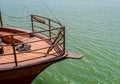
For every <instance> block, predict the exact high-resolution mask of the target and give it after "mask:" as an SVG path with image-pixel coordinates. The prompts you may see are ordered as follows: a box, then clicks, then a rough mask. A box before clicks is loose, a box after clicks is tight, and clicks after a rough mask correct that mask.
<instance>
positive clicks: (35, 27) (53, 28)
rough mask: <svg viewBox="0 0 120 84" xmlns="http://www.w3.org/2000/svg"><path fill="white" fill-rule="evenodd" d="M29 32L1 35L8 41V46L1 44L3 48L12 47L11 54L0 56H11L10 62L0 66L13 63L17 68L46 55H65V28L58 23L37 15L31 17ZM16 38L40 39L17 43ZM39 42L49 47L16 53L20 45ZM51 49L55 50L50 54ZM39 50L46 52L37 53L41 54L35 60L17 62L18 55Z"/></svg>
mask: <svg viewBox="0 0 120 84" xmlns="http://www.w3.org/2000/svg"><path fill="white" fill-rule="evenodd" d="M0 19H1V20H0V22H2V17H1V15H0ZM31 27H32V28H31V32H24V33H19V34H17V33H14V34H11V35H3V36H1V37H0V38H4V37H7V39H9V41H10V42H9V43H8V44H3V46H11V47H12V52H10V53H3V54H0V56H4V57H5V56H11V55H12V56H13V58H11V59H13V60H12V61H10V60H8V62H5V63H4V62H0V65H3V64H10V63H15V67H18V66H19V63H21V62H25V61H30V60H33V59H38V58H41V57H46V56H48V55H54V56H62V55H64V54H65V27H64V26H63V25H62V24H61V23H60V22H58V21H55V20H52V19H49V18H46V17H42V16H37V15H31ZM1 28H4V27H3V24H2V25H1ZM17 36H30V37H31V38H32V37H33V36H36V37H38V38H40V39H39V40H35V41H34V40H33V41H32V40H31V41H29V42H26V41H22V42H21V41H19V40H17V39H16V37H17ZM40 41H46V42H47V43H48V44H49V46H47V47H42V48H41V47H39V48H38V49H34V50H28V51H23V52H17V51H16V47H17V46H19V45H22V44H31V43H37V42H40ZM52 49H54V50H55V52H52V53H51V51H52ZM39 50H41V51H42V50H46V51H45V52H44V53H43V52H39V53H40V54H42V56H40V57H35V58H29V59H23V60H18V58H19V57H18V55H19V54H24V53H25V54H28V53H29V52H30V53H31V52H33V53H34V52H35V51H39Z"/></svg>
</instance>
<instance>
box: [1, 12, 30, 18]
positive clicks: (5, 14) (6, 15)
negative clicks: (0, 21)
mask: <svg viewBox="0 0 120 84" xmlns="http://www.w3.org/2000/svg"><path fill="white" fill-rule="evenodd" d="M2 15H4V16H7V17H9V18H14V19H23V18H26V17H30V15H26V16H21V17H14V16H10V15H7V14H5V13H2Z"/></svg>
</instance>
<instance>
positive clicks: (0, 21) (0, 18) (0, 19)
mask: <svg viewBox="0 0 120 84" xmlns="http://www.w3.org/2000/svg"><path fill="white" fill-rule="evenodd" d="M0 24H1V27H2V26H3V22H2V14H1V10H0Z"/></svg>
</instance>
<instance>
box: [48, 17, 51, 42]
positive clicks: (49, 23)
mask: <svg viewBox="0 0 120 84" xmlns="http://www.w3.org/2000/svg"><path fill="white" fill-rule="evenodd" d="M48 25H49V37H50V40H51V22H50V19H48Z"/></svg>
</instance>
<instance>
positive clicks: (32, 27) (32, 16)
mask: <svg viewBox="0 0 120 84" xmlns="http://www.w3.org/2000/svg"><path fill="white" fill-rule="evenodd" d="M31 25H32V32H34V26H33V15H31Z"/></svg>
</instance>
